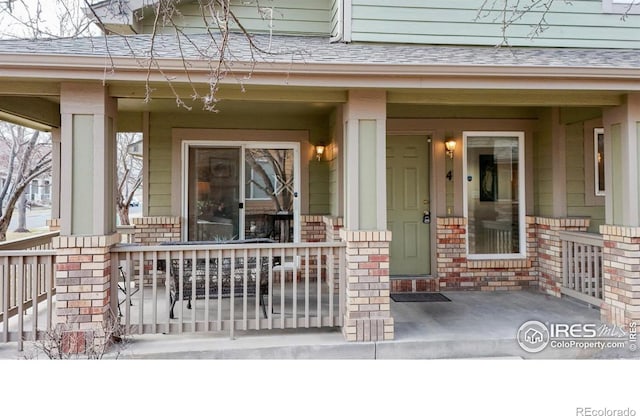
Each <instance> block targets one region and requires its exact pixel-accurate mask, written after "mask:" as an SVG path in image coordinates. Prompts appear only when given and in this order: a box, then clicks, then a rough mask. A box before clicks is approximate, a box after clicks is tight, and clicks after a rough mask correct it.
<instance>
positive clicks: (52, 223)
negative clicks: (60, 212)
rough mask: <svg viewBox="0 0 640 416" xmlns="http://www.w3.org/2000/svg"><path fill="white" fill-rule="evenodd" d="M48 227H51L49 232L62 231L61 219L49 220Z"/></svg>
mask: <svg viewBox="0 0 640 416" xmlns="http://www.w3.org/2000/svg"><path fill="white" fill-rule="evenodd" d="M47 227H49V231H60V218H51V219H50V220H47Z"/></svg>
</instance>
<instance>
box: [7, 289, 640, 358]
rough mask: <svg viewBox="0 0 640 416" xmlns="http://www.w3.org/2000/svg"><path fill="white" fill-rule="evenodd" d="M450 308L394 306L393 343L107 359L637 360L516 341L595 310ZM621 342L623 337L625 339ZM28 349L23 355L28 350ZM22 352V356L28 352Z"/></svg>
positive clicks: (189, 344) (626, 352)
mask: <svg viewBox="0 0 640 416" xmlns="http://www.w3.org/2000/svg"><path fill="white" fill-rule="evenodd" d="M444 294H445V295H446V296H447V297H449V298H450V299H451V302H393V301H392V304H391V310H392V313H393V316H394V318H395V324H396V339H395V340H393V341H384V342H375V343H374V342H368V343H348V342H346V341H344V338H343V336H342V334H341V333H340V330H339V328H338V329H335V330H332V329H327V330H319V329H309V330H277V331H276V330H274V331H265V332H256V331H247V332H243V331H236V337H235V339H230V338H229V335H228V334H227V333H224V334H193V335H184V334H183V335H144V336H133V337H131V339H129V340H127V342H126V344H125V345H123V346H122V348H119V349H118V350H117V351H113V352H111V353H109V354H108V356H107V357H106V358H111V359H115V358H118V359H439V358H494V359H498V358H500V359H502V358H511V359H540V358H543V359H546V358H569V359H573V358H631V359H637V358H640V354H638V353H637V352H635V351H631V350H630V349H629V347H628V345H627V346H626V347H625V348H624V349H611V348H605V349H602V350H599V349H577V348H566V349H554V348H550V347H547V348H546V349H545V350H543V351H542V352H539V353H535V354H532V353H527V352H525V351H524V350H523V349H522V348H520V346H519V345H518V343H517V341H516V336H517V331H518V328H519V327H520V325H522V324H523V323H524V322H527V321H531V320H537V321H540V322H542V323H547V324H551V323H562V324H575V323H593V324H595V325H597V326H598V327H599V326H600V325H601V322H600V319H599V316H600V313H599V311H598V310H597V309H591V308H589V307H588V306H586V305H584V304H582V303H579V302H577V301H573V300H570V299H567V298H564V299H557V298H554V297H550V296H546V295H543V294H540V293H537V292H526V291H522V292H444ZM624 339H626V338H624ZM27 345H28V344H25V350H26V349H27V348H28V347H27ZM25 352H26V351H25ZM24 356H25V353H20V352H17V348H16V346H15V344H11V343H10V344H0V358H8V359H11V358H21V357H24Z"/></svg>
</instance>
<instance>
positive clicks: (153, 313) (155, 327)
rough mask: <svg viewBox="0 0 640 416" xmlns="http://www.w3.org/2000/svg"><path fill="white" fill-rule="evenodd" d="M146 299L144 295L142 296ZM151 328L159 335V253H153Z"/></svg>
mask: <svg viewBox="0 0 640 416" xmlns="http://www.w3.org/2000/svg"><path fill="white" fill-rule="evenodd" d="M142 298H143V299H144V295H142ZM151 327H152V328H153V331H152V332H153V333H154V334H156V333H158V252H157V251H155V250H153V251H152V252H151Z"/></svg>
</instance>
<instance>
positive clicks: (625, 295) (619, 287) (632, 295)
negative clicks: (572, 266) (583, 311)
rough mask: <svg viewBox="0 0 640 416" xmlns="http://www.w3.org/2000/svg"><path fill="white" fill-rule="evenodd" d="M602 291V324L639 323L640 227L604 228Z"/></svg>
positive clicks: (624, 325) (602, 229) (605, 226)
mask: <svg viewBox="0 0 640 416" xmlns="http://www.w3.org/2000/svg"><path fill="white" fill-rule="evenodd" d="M600 233H601V234H602V237H603V239H604V249H603V253H602V256H603V258H602V260H603V288H604V292H603V293H604V296H603V297H604V300H603V303H602V305H601V308H600V314H601V319H602V320H603V321H605V322H608V323H611V324H615V325H618V326H620V327H623V328H628V325H629V323H631V322H632V321H634V322H636V323H637V322H640V227H618V226H611V225H603V226H601V227H600Z"/></svg>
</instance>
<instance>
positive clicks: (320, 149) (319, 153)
mask: <svg viewBox="0 0 640 416" xmlns="http://www.w3.org/2000/svg"><path fill="white" fill-rule="evenodd" d="M323 153H324V145H321V144H318V145H316V159H317V160H318V161H320V159H322V154H323Z"/></svg>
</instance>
